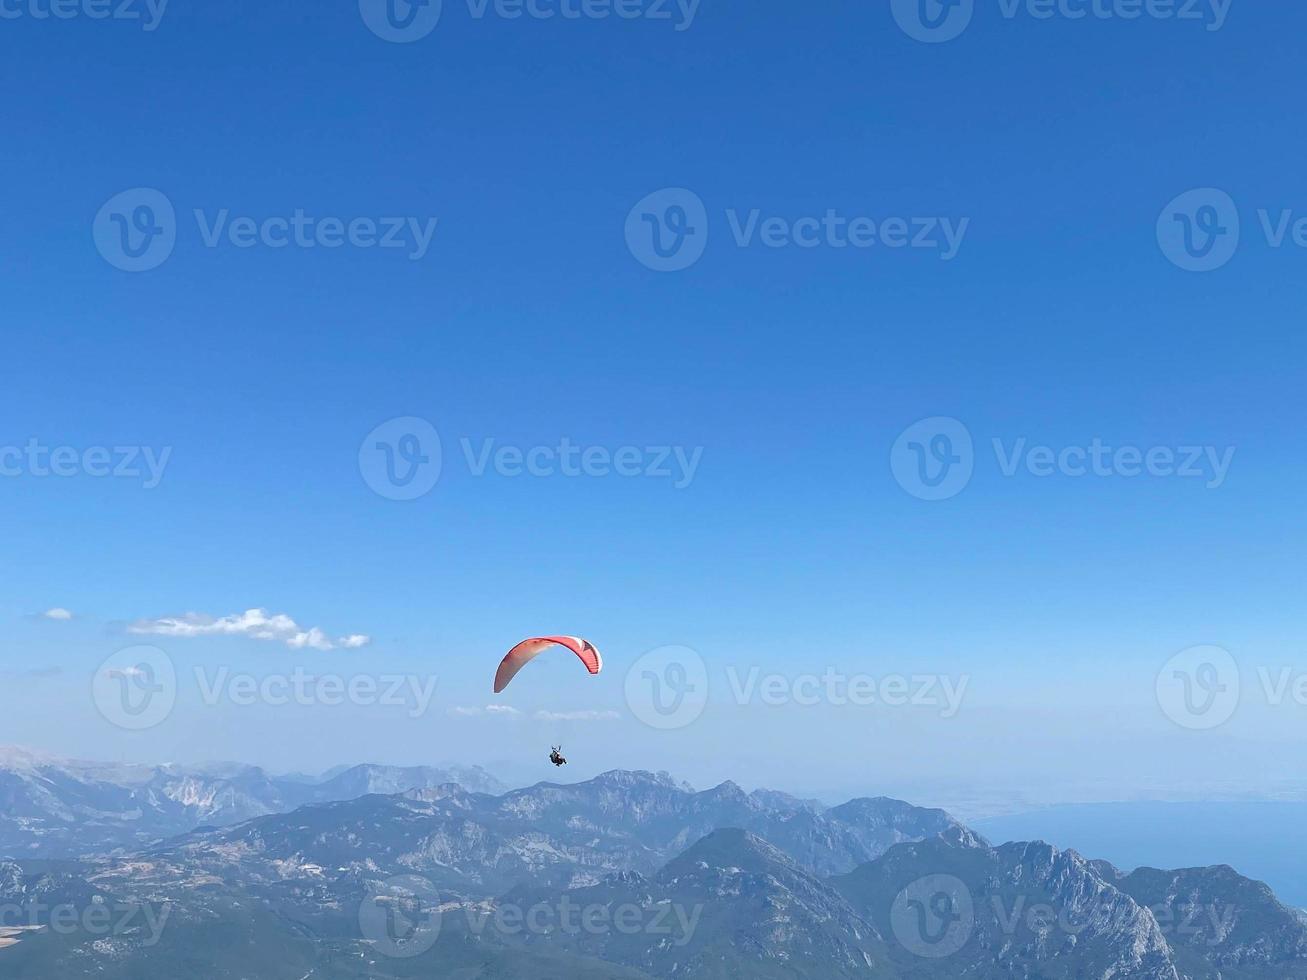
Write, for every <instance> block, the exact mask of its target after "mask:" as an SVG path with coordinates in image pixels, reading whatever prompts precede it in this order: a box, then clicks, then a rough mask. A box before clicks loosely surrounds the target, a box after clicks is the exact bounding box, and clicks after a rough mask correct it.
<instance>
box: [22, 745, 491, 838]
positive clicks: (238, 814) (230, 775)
mask: <svg viewBox="0 0 1307 980" xmlns="http://www.w3.org/2000/svg"><path fill="white" fill-rule="evenodd" d="M450 782H457V783H460V784H461V785H463V786H466V787H468V788H469V789H474V790H479V791H484V792H492V793H493V792H502V791H503V786H502V785H501V784H500V783H499V782H498V781H497V780H496V779H495V778H494V777H493V776H491V775H490V774H489V773H488V772H486V771H485V770H483V769H481V768H479V767H452V768H444V769H435V768H430V767H410V768H402V767H397V766H380V765H358V766H352V767H348V768H338V769H336V770H333V771H331V772H329V773H327V774H324V775H323V776H320V777H306V776H275V775H271V774H269V773H267V772H265V771H264V770H263V769H260V768H259V767H257V766H249V765H242V764H239V763H211V764H208V765H197V766H180V765H159V766H145V765H133V764H115V763H100V762H82V761H77V760H71V759H60V758H57V757H54V756H50V755H45V754H43V753H37V752H32V751H30V750H26V749H18V748H13V747H0V856H34V857H42V858H79V857H87V856H96V855H100V854H105V853H113V852H115V851H124V850H130V849H135V848H140V847H143V846H147V845H149V844H150V843H152V842H154V841H158V840H161V839H164V838H167V837H173V836H176V835H178V834H183V833H186V832H187V831H190V830H194V829H196V828H197V827H202V826H225V825H228V824H234V823H240V822H241V821H243V820H249V819H252V818H254V817H260V816H265V815H267V814H272V813H287V812H289V811H291V810H294V809H295V808H296V807H300V806H303V805H305V804H307V803H317V802H329V801H333V800H349V799H355V798H357V797H359V796H363V795H365V794H367V793H401V792H404V791H406V790H410V789H421V788H424V787H431V786H440V785H442V784H445V783H450Z"/></svg>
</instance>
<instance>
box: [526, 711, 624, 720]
mask: <svg viewBox="0 0 1307 980" xmlns="http://www.w3.org/2000/svg"><path fill="white" fill-rule="evenodd" d="M534 717H535V720H536V721H617V720H618V719H620V718H621V717H622V716H621V715H620V714H618V713H617V712H616V711H537V712H536V713H535V716H534Z"/></svg>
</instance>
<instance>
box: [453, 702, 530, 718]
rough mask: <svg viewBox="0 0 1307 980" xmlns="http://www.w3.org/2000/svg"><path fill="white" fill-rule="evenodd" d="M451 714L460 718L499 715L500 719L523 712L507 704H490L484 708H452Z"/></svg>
mask: <svg viewBox="0 0 1307 980" xmlns="http://www.w3.org/2000/svg"><path fill="white" fill-rule="evenodd" d="M449 713H450V714H451V715H457V716H458V717H460V718H479V717H480V716H481V715H499V716H500V717H506V718H512V717H515V716H517V715H520V714H521V713H522V712H520V711H518V710H517V709H516V708H514V707H511V706H510V705H507V704H488V705H486V706H485V707H484V708H475V707H473V708H462V707H457V708H450V709H449Z"/></svg>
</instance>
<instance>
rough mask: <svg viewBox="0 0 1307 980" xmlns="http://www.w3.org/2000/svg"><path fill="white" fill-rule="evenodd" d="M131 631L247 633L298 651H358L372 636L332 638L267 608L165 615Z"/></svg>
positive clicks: (129, 629)
mask: <svg viewBox="0 0 1307 980" xmlns="http://www.w3.org/2000/svg"><path fill="white" fill-rule="evenodd" d="M127 632H129V633H136V634H144V635H148V636H184V637H193V636H245V637H249V638H251V639H255V640H276V641H280V642H282V643H285V644H286V645H287V646H288V647H290V648H291V649H294V650H303V649H304V648H306V647H307V648H310V649H313V650H333V649H335V648H336V647H337V646H341V647H344V648H345V649H347V650H357V649H358V648H359V647H363V646H367V645H368V644H369V643H371V642H372V638H371V637H370V636H368V635H366V634H364V633H349V634H346V635H345V636H342V637H340V638H339V639H337V640H334V641H333V640H332V639H331V637H329V636H328V635H327V634H326V633H324V632H323V631H322V630H321V629H320V628H318V627H317V626H311V627H309V628H308V629H305V628H304V627H302V626H300V624H299V623H297V622H295V620H293V619H291V618H290V617H289V616H287V615H286V614H285V613H277V614H276V615H269V614H268V611H267V610H266V609H247V610H246V611H245V612H243V613H235V614H233V615H231V616H221V617H216V616H206V615H203V614H201V613H186V614H184V615H182V616H163V617H160V618H159V619H141V620H137V621H136V622H135V623H132V624H131V625H130V626H128V627H127Z"/></svg>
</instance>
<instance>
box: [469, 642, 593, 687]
mask: <svg viewBox="0 0 1307 980" xmlns="http://www.w3.org/2000/svg"><path fill="white" fill-rule="evenodd" d="M553 646H559V647H566V648H567V649H569V650H571V651H572V652H573V653H574V654H576V655H577V657H578V658H579V659H580V661H581V663H583V664H585V669H586V670H588V671H590V673H592V674H597V673H599V671H601V670H603V669H604V658H603V657H601V656H600V655H599V651H598V650H596V649H595V648H594V644H592V643H591V642H590V641H589V640H583V639H581V638H580V637H579V636H533V637H531V638H530V639H529V640H523V641H522V642H521V643H519V644H518V645H517V646H515V647H513V649H511V650H509V651H508V655H507V656H506V657H504V659H503V660H502V661H501V662H500V664H499V670H498V671H496V672H495V693H496V694H498V693H499V692H501V691H502V690H503V689H504V688H506V687H508V682H509V681H511V680H512V679H513V678H514V677H516V676H517V672H518V671H519V670H521V669H522V668H523V667H525V666H526V665H527V664H528V663H529V662H530V661H532V660H534V659H535V658H536V657H538V656H539V655H540V654H542V653H544V652H545V651H546V650H548V649H549V648H550V647H553Z"/></svg>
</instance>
